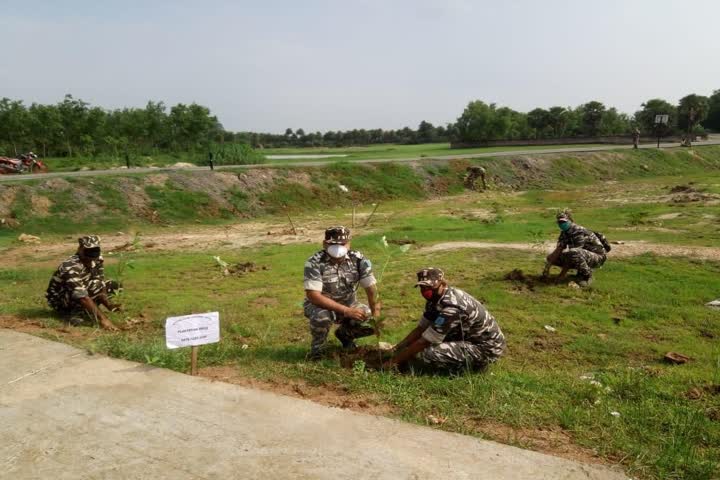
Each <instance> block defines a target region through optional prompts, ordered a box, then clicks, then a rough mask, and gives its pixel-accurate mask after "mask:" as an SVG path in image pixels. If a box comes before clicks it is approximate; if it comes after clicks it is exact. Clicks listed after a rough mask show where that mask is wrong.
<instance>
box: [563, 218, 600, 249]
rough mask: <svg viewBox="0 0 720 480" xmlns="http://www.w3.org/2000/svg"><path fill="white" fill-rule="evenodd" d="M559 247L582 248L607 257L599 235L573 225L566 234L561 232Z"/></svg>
mask: <svg viewBox="0 0 720 480" xmlns="http://www.w3.org/2000/svg"><path fill="white" fill-rule="evenodd" d="M557 246H558V247H562V249H563V250H564V249H565V248H582V249H584V250H588V251H590V252H593V253H597V254H600V255H605V248H604V247H603V244H602V243H601V242H600V239H598V238H597V235H595V233H593V232H592V231H591V230H588V229H587V228H585V227H583V226H581V225H578V224H576V223H573V224H572V225H570V228H569V229H568V230H567V231H566V232H560V236H559V237H558V242H557Z"/></svg>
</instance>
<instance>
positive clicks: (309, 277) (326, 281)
mask: <svg viewBox="0 0 720 480" xmlns="http://www.w3.org/2000/svg"><path fill="white" fill-rule="evenodd" d="M375 283H376V281H375V276H374V275H373V271H372V263H370V260H368V259H367V258H365V257H364V256H363V254H362V253H360V252H358V251H355V250H350V251H349V252H348V253H347V255H345V258H344V259H343V260H342V261H341V262H340V263H337V264H336V263H332V257H330V255H328V254H327V252H326V251H325V250H320V251H319V252H317V253H316V254H315V255H313V256H312V257H310V258H309V259H308V260H307V262H305V290H315V291H319V292H322V294H323V295H325V296H326V297H328V298H331V299H332V300H335V301H336V302H338V303H341V304H343V305H348V306H349V305H352V304H353V303H355V292H356V291H357V288H358V285H359V286H361V287H363V288H367V287H370V286H371V285H374V284H375Z"/></svg>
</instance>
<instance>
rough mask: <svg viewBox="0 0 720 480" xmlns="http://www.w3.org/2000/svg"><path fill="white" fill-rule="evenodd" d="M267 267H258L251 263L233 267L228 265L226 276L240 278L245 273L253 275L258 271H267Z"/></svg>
mask: <svg viewBox="0 0 720 480" xmlns="http://www.w3.org/2000/svg"><path fill="white" fill-rule="evenodd" d="M267 269H268V267H267V266H266V265H263V266H258V265H255V264H254V263H253V262H246V263H236V264H235V265H230V266H229V267H228V268H227V272H228V275H237V276H242V275H245V274H246V273H253V272H258V271H260V270H267Z"/></svg>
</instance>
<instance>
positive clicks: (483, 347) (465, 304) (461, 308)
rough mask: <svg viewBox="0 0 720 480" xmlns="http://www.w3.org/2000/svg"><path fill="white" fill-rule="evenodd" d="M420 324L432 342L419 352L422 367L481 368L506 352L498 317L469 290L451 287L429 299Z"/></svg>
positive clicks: (446, 368) (450, 369)
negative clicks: (436, 299) (436, 298)
mask: <svg viewBox="0 0 720 480" xmlns="http://www.w3.org/2000/svg"><path fill="white" fill-rule="evenodd" d="M418 326H420V327H421V328H425V331H424V332H423V334H422V338H424V339H425V340H427V341H428V342H430V343H432V345H431V346H429V347H427V348H425V350H423V351H422V352H420V353H419V354H418V355H417V362H416V363H419V364H420V366H422V367H430V368H433V369H439V370H448V371H459V370H463V369H471V370H480V369H483V368H485V367H486V366H487V365H488V364H490V363H494V362H495V361H497V359H498V358H499V357H500V356H501V355H502V354H503V352H504V351H505V336H504V335H503V333H502V331H501V330H500V326H499V325H498V324H497V322H496V321H495V318H494V317H493V316H492V315H491V314H490V312H488V311H487V310H486V309H485V307H484V306H483V304H482V303H480V302H479V301H478V300H476V299H475V298H473V297H472V296H471V295H470V294H468V293H467V292H464V291H463V290H460V289H459V288H455V287H447V288H446V290H445V292H444V293H443V295H442V296H441V297H440V299H439V300H438V301H437V302H435V301H432V300H428V302H427V303H426V305H425V313H424V314H423V316H422V318H421V319H420V321H419V323H418Z"/></svg>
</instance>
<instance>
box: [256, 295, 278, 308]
mask: <svg viewBox="0 0 720 480" xmlns="http://www.w3.org/2000/svg"><path fill="white" fill-rule="evenodd" d="M250 303H252V304H253V305H254V306H256V307H276V306H278V305H280V300H278V299H277V297H257V298H256V299H255V300H253V301H252V302H250Z"/></svg>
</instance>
